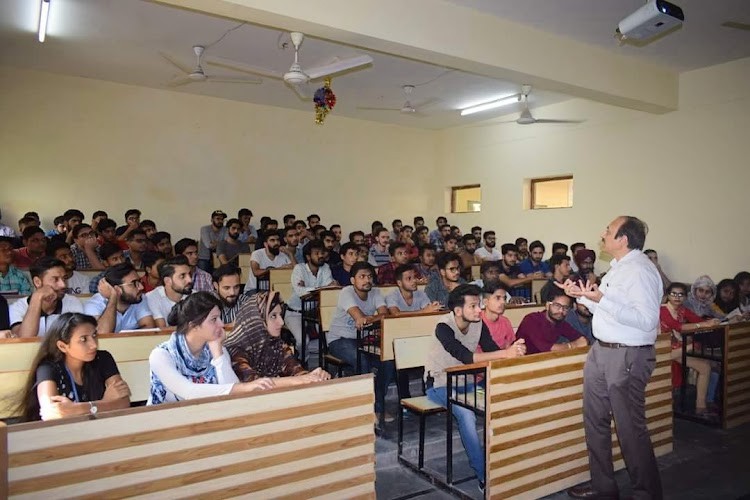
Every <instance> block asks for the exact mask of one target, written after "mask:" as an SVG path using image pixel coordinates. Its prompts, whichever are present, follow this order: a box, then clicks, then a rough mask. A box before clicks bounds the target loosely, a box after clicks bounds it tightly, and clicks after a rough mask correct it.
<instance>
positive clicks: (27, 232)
mask: <svg viewBox="0 0 750 500" xmlns="http://www.w3.org/2000/svg"><path fill="white" fill-rule="evenodd" d="M21 241H23V247H22V248H19V249H18V250H13V263H14V264H15V266H16V267H17V268H19V269H28V268H30V267H31V266H32V265H33V264H34V263H35V262H36V261H37V260H39V259H41V258H42V257H44V255H45V252H46V250H47V238H46V237H45V236H44V230H43V229H42V228H40V227H39V226H30V227H27V228H26V229H24V230H23V233H21Z"/></svg>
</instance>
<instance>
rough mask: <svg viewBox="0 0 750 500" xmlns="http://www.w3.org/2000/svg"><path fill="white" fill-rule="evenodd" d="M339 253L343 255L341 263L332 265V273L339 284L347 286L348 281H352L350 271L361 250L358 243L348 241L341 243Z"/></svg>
mask: <svg viewBox="0 0 750 500" xmlns="http://www.w3.org/2000/svg"><path fill="white" fill-rule="evenodd" d="M339 255H340V256H341V264H339V265H338V266H331V275H332V276H333V279H334V280H335V281H336V282H337V283H338V284H339V285H342V286H346V285H347V284H348V283H351V279H352V276H351V274H350V273H351V270H352V266H353V265H354V263H355V262H357V257H358V255H359V250H358V249H357V245H355V244H354V243H351V242H348V243H344V244H343V245H341V248H340V249H339Z"/></svg>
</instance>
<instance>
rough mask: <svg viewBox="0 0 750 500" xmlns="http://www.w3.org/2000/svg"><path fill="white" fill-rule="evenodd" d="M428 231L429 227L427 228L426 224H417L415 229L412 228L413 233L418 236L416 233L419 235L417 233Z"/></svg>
mask: <svg viewBox="0 0 750 500" xmlns="http://www.w3.org/2000/svg"><path fill="white" fill-rule="evenodd" d="M429 231H430V230H429V229H428V228H427V226H419V227H418V228H416V229H415V230H414V234H415V235H417V236H418V235H419V233H427V232H429Z"/></svg>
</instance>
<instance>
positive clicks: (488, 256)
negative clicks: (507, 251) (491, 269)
mask: <svg viewBox="0 0 750 500" xmlns="http://www.w3.org/2000/svg"><path fill="white" fill-rule="evenodd" d="M483 239H484V244H483V245H482V247H481V248H477V251H476V252H475V255H476V256H477V257H479V259H480V260H482V262H484V261H485V260H500V259H501V258H502V254H501V253H500V252H499V251H498V249H497V248H495V245H497V239H496V238H495V231H485V232H484V235H483Z"/></svg>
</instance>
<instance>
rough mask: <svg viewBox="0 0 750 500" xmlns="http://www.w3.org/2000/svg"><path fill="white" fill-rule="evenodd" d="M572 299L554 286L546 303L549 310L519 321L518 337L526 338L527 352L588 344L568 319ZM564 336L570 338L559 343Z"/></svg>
mask: <svg viewBox="0 0 750 500" xmlns="http://www.w3.org/2000/svg"><path fill="white" fill-rule="evenodd" d="M572 306H573V299H572V298H570V297H568V296H567V295H565V292H564V291H562V290H561V289H559V288H557V287H555V289H554V290H553V291H552V292H551V294H550V297H549V300H548V301H547V303H546V310H544V311H539V312H535V313H529V314H527V315H526V316H525V317H524V318H523V320H521V324H520V325H518V331H517V332H516V337H517V338H519V339H524V340H525V341H526V352H527V353H528V354H536V353H538V352H548V351H562V350H565V349H573V348H576V347H585V346H586V345H588V342H587V341H586V337H584V336H583V335H581V334H580V333H579V332H578V331H577V330H576V329H575V328H573V327H572V326H570V324H568V323H567V322H566V321H565V316H566V315H567V314H568V311H570V309H571V307H572ZM561 337H564V338H566V339H567V340H568V342H563V343H557V341H558V340H559V339H560V338H561Z"/></svg>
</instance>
